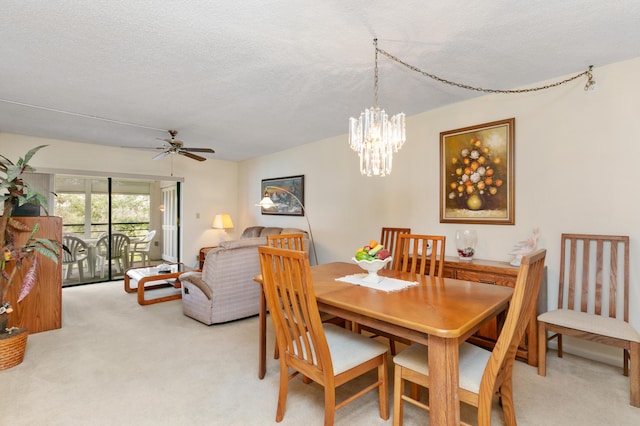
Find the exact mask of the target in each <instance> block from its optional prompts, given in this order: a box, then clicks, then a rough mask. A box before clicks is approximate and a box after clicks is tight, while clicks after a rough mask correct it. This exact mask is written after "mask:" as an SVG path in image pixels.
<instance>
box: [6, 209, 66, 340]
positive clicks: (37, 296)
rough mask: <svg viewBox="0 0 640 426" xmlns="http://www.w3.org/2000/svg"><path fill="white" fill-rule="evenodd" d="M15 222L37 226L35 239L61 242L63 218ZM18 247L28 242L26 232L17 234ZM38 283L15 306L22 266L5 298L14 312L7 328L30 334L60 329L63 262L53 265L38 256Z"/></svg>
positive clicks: (45, 217) (20, 219)
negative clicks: (24, 330) (22, 330)
mask: <svg viewBox="0 0 640 426" xmlns="http://www.w3.org/2000/svg"><path fill="white" fill-rule="evenodd" d="M15 219H17V220H19V221H20V222H22V223H24V224H26V225H27V226H28V227H29V228H33V226H34V225H35V224H36V223H39V224H40V228H39V229H38V232H36V234H35V237H36V238H48V239H50V240H55V241H62V218H60V217H54V216H41V217H16V218H15ZM16 235H17V239H16V240H17V241H16V242H17V244H18V245H22V244H24V243H25V242H26V241H27V239H28V238H29V233H28V232H20V233H17V234H16ZM36 256H38V266H37V267H36V269H37V273H38V282H37V283H36V285H35V287H34V288H33V289H32V290H31V292H30V293H29V295H28V296H27V297H25V298H24V299H23V300H22V301H21V302H20V303H17V300H18V295H19V294H20V284H21V283H22V279H23V277H24V274H25V273H26V272H27V268H26V267H25V266H26V265H24V266H23V267H22V269H21V270H20V271H19V272H18V277H17V281H16V282H15V283H14V284H13V286H12V287H11V289H10V290H9V293H8V295H7V300H8V301H9V303H11V306H12V307H13V308H14V311H13V313H12V314H11V316H10V318H9V324H8V326H9V327H19V328H26V329H28V330H29V333H30V334H33V333H38V332H41V331H47V330H54V329H57V328H60V327H62V259H60V261H59V262H58V263H57V264H56V263H55V262H53V261H52V260H50V259H48V258H46V257H45V256H43V255H41V254H40V253H38V254H37V255H36Z"/></svg>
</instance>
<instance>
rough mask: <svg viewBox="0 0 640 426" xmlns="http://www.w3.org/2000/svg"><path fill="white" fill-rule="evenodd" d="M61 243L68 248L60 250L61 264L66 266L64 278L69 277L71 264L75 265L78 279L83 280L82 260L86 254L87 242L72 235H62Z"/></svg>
mask: <svg viewBox="0 0 640 426" xmlns="http://www.w3.org/2000/svg"><path fill="white" fill-rule="evenodd" d="M62 245H63V246H65V247H66V248H67V249H68V250H69V251H67V250H62V265H63V266H64V267H65V268H66V274H65V277H66V279H67V280H68V279H70V278H71V274H72V272H73V265H77V267H78V276H79V278H80V281H81V282H82V281H84V261H85V260H87V256H88V247H87V243H85V242H84V241H83V240H82V239H81V238H78V237H76V236H74V235H63V236H62Z"/></svg>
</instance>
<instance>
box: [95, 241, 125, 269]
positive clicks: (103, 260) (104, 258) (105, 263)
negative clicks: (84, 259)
mask: <svg viewBox="0 0 640 426" xmlns="http://www.w3.org/2000/svg"><path fill="white" fill-rule="evenodd" d="M129 245H130V239H129V237H128V236H127V235H125V234H122V233H119V232H114V233H112V234H111V256H110V257H111V261H109V235H105V236H103V237H101V238H100V239H99V240H98V242H97V243H96V249H97V254H96V259H97V262H98V264H99V266H100V268H101V272H100V274H101V275H100V276H101V278H104V277H105V275H106V269H107V267H110V266H111V263H113V264H114V266H115V268H116V272H117V273H119V274H124V271H126V270H127V269H128V268H129Z"/></svg>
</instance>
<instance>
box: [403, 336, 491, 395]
mask: <svg viewBox="0 0 640 426" xmlns="http://www.w3.org/2000/svg"><path fill="white" fill-rule="evenodd" d="M459 351H460V352H459V353H460V355H459V359H460V373H459V383H460V384H459V387H461V388H462V389H466V390H468V391H471V392H474V393H480V382H481V381H482V374H483V373H484V369H485V367H486V366H487V362H488V361H489V357H490V356H491V352H489V351H487V350H485V349H482V348H479V347H478V346H475V345H472V344H471V343H466V342H465V343H463V344H461V345H460V348H459ZM393 362H394V363H395V364H397V365H399V366H401V367H405V368H409V369H411V370H414V371H417V372H418V373H421V374H423V375H426V376H428V375H429V357H428V355H427V347H426V346H424V345H420V344H418V343H414V344H412V345H411V346H409V347H408V348H406V349H405V350H403V351H402V352H400V353H399V354H398V355H396V356H395V357H393Z"/></svg>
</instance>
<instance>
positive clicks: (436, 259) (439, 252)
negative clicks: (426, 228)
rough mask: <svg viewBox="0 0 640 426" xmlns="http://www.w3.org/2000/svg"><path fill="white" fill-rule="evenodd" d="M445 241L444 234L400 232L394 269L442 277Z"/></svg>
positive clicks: (394, 258) (395, 251)
mask: <svg viewBox="0 0 640 426" xmlns="http://www.w3.org/2000/svg"><path fill="white" fill-rule="evenodd" d="M445 243H446V237H445V236H443V235H442V236H441V235H418V234H400V235H398V241H397V242H396V247H395V249H394V257H393V269H394V270H396V271H403V272H411V273H412V274H420V275H430V276H433V277H442V274H443V273H444V250H445ZM427 267H428V269H427Z"/></svg>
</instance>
